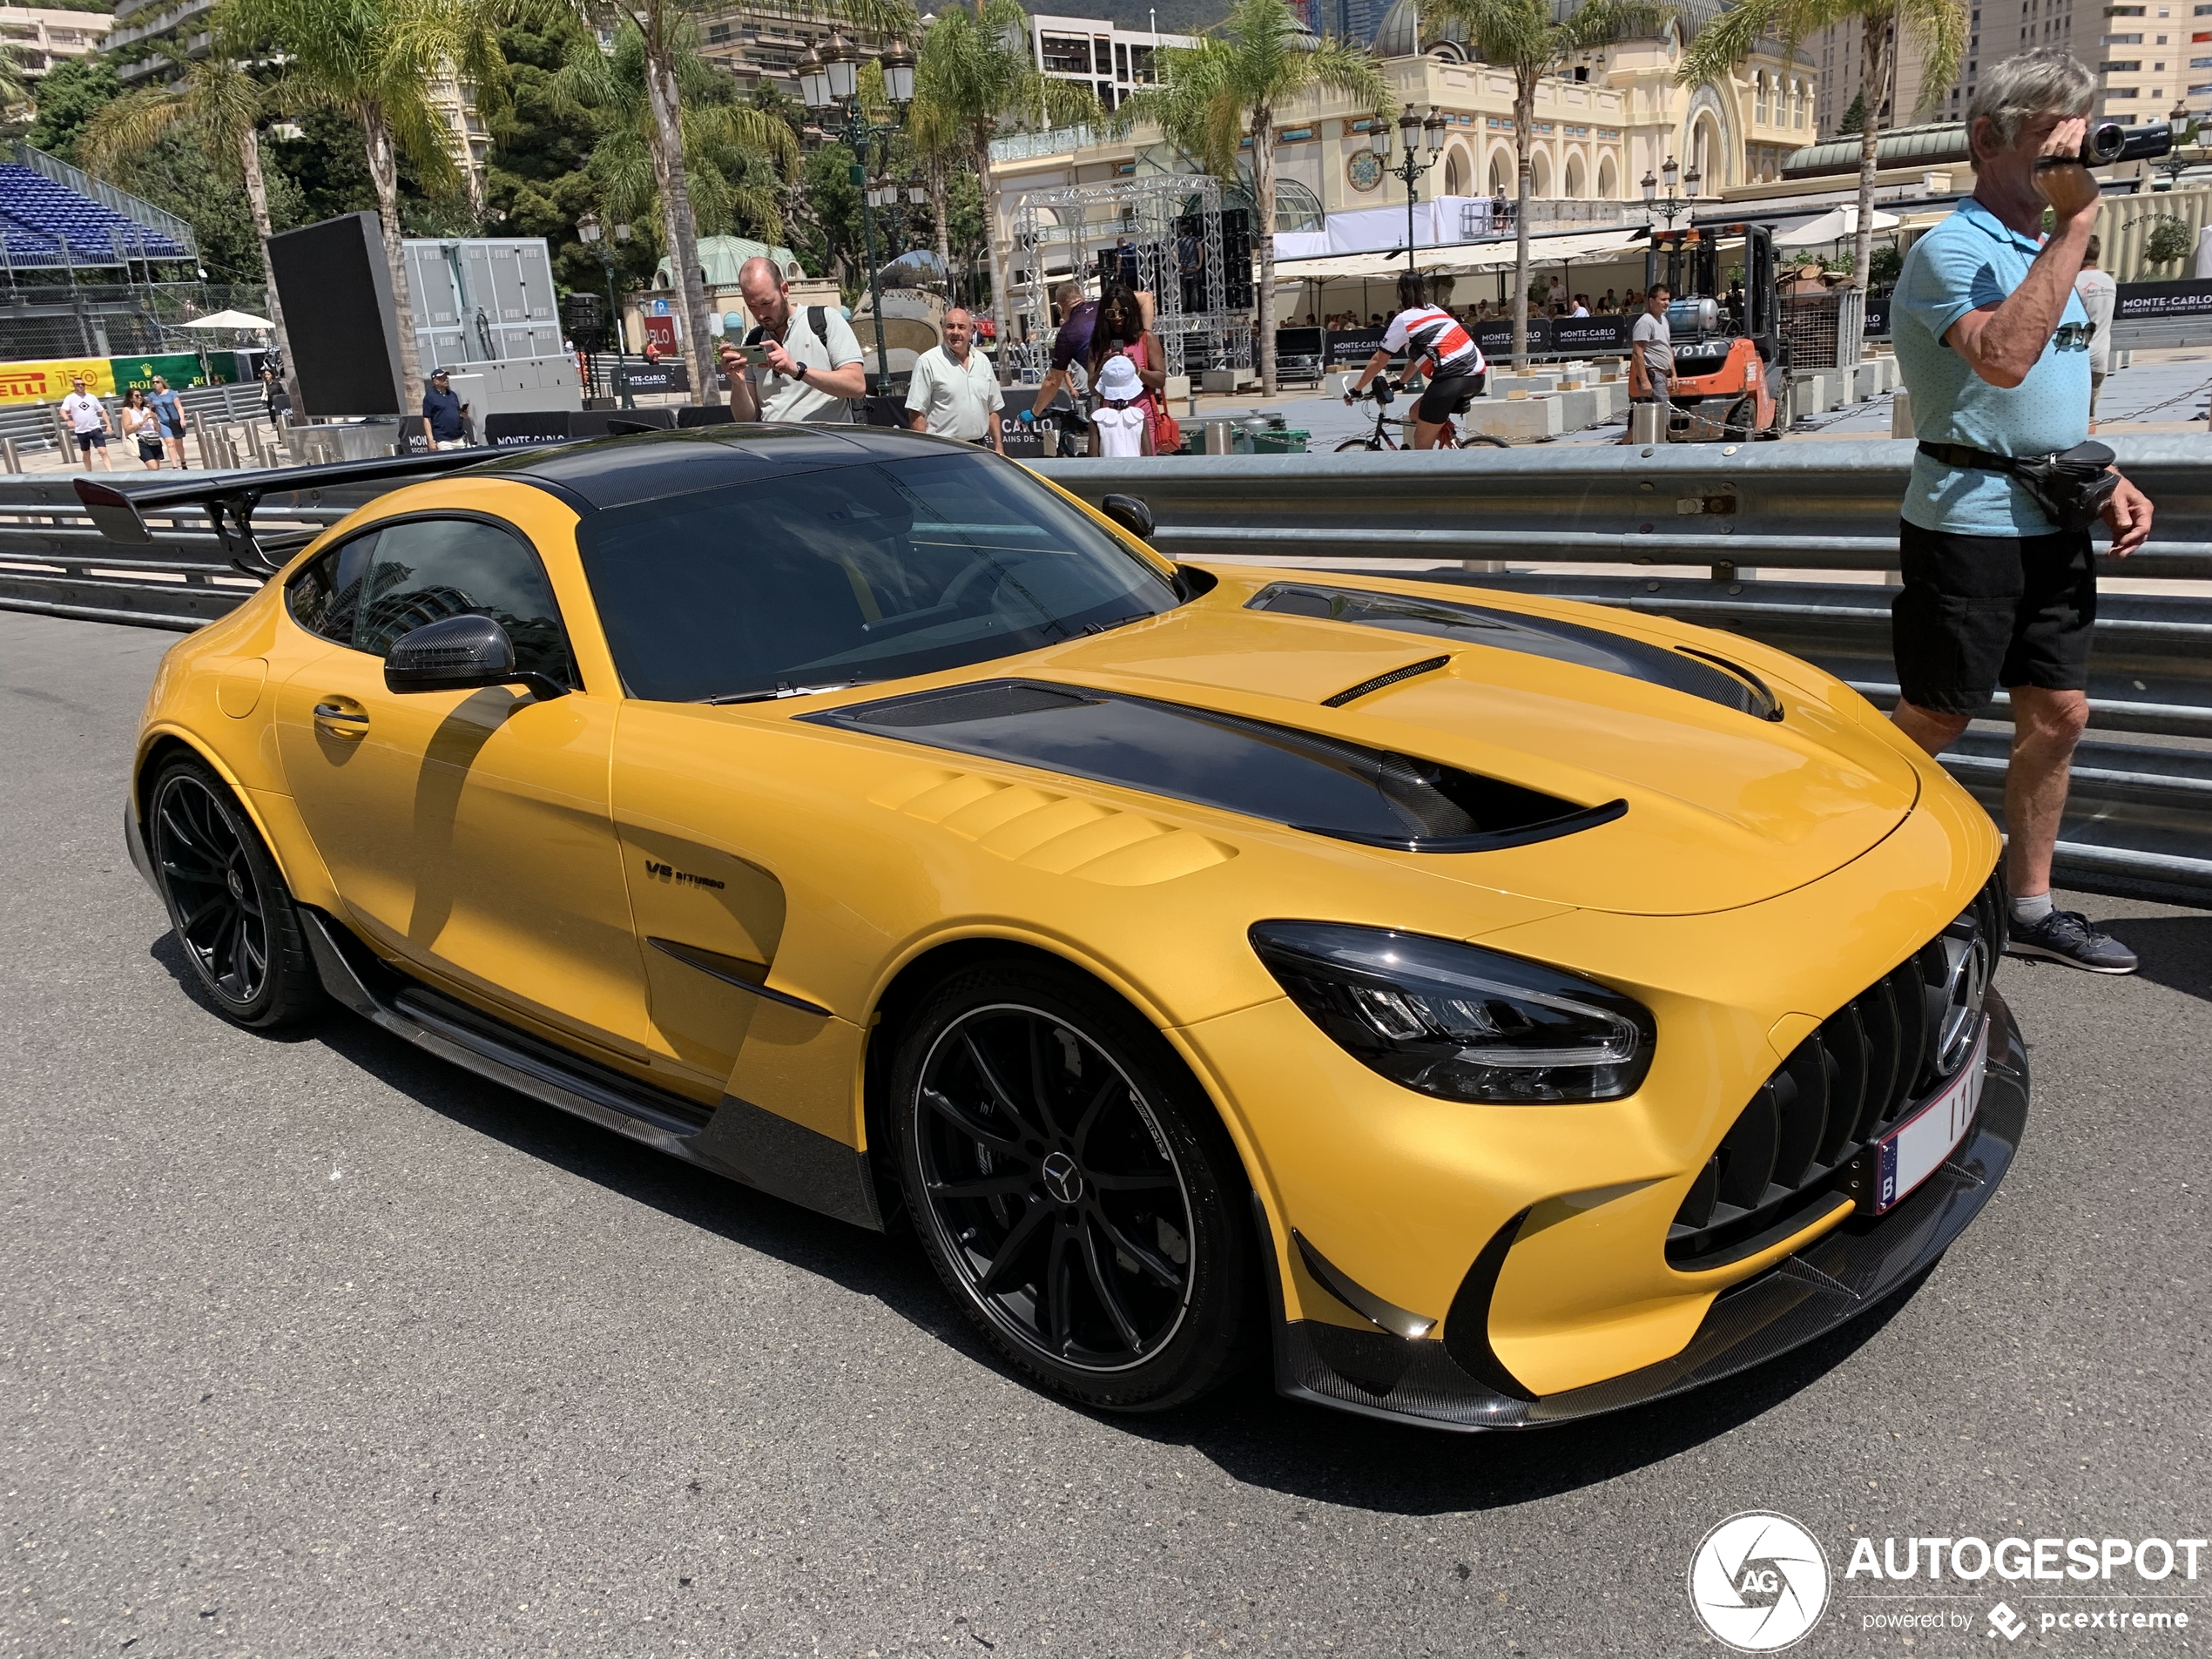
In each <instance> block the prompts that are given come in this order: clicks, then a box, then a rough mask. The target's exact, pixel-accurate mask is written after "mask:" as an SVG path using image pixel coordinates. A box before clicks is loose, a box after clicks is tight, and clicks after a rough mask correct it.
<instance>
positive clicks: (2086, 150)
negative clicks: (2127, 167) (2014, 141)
mask: <svg viewBox="0 0 2212 1659" xmlns="http://www.w3.org/2000/svg"><path fill="white" fill-rule="evenodd" d="M2173 148H2174V129H2173V128H2172V127H2171V126H2170V125H2168V124H2167V123H2166V122H2163V121H2154V122H2152V123H2150V124H2149V125H2147V126H2139V127H2128V126H2122V125H2120V123H2119V122H2117V121H2092V122H2091V123H2090V124H2089V130H2088V132H2086V133H2084V134H2083V135H2082V138H2081V153H2080V155H2079V156H2078V157H2074V158H2071V159H2069V158H2067V157H2065V156H2039V157H2038V158H2036V162H2035V165H2036V167H2037V169H2038V170H2039V171H2040V170H2041V169H2043V168H2046V167H2065V166H2071V165H2074V162H2075V161H2079V162H2080V165H2082V166H2085V167H2109V166H2111V165H2113V163H2114V162H2116V161H2148V160H2151V159H2153V158H2155V157H2158V156H2162V155H2166V154H2168V153H2169V152H2171V151H2172V150H2173Z"/></svg>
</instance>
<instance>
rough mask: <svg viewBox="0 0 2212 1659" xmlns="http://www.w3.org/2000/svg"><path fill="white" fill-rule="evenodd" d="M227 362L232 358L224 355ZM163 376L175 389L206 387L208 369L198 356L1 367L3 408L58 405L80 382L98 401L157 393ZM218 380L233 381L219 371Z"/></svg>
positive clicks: (53, 359) (172, 354) (66, 360)
mask: <svg viewBox="0 0 2212 1659" xmlns="http://www.w3.org/2000/svg"><path fill="white" fill-rule="evenodd" d="M219 355H220V357H221V358H223V359H227V358H229V357H230V356H231V355H232V354H230V353H228V352H224V353H221V354H219ZM157 374H158V375H159V376H160V377H161V378H162V379H163V380H165V381H168V382H169V384H170V386H171V387H172V388H184V387H187V386H205V385H206V384H207V383H208V375H207V370H206V367H205V366H204V365H203V364H202V363H201V362H200V361H199V356H198V354H195V353H192V352H163V353H155V354H147V355H145V356H142V357H51V358H44V359H37V360H34V361H30V362H23V363H0V407H10V406H13V405H16V404H19V403H58V402H60V401H62V400H63V399H64V398H65V397H67V396H68V395H69V391H70V383H71V381H74V380H76V379H77V378H78V377H79V376H82V377H83V379H84V389H85V390H86V391H88V392H90V393H91V394H92V395H94V396H95V397H115V396H118V395H121V394H122V393H125V392H127V391H129V390H130V389H131V388H132V387H134V386H136V387H138V388H142V389H145V390H152V387H153V381H154V376H156V375H157ZM215 378H216V379H217V380H225V379H227V378H229V377H228V376H227V375H225V374H222V373H221V372H220V371H218V372H217V374H216V375H215Z"/></svg>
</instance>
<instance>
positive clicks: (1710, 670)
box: [1244, 582, 1782, 720]
mask: <svg viewBox="0 0 2212 1659" xmlns="http://www.w3.org/2000/svg"><path fill="white" fill-rule="evenodd" d="M1244 609H1245V610H1272V611H1279V612H1281V613H1283V614H1285V615H1287V616H1292V617H1318V618H1321V619H1323V620H1325V621H1329V622H1350V623H1357V624H1359V625H1360V626H1361V627H1363V628H1387V629H1389V630H1391V631H1393V632H1395V633H1404V634H1425V635H1426V636H1428V637H1430V638H1433V639H1449V640H1452V641H1454V642H1455V643H1457V644H1463V645H1487V646H1489V647H1490V648H1491V649H1492V650H1493V651H1520V652H1521V653H1522V654H1523V655H1525V656H1529V657H1548V658H1551V660H1552V661H1554V662H1557V663H1573V664H1575V665H1576V666H1578V667H1581V668H1595V669H1596V670H1598V671H1601V672H1602V673H1607V674H1620V675H1623V676H1625V677H1627V678H1629V679H1634V680H1642V682H1643V683H1644V684H1645V685H1663V686H1665V687H1667V688H1668V689H1669V690H1670V691H1681V692H1683V693H1685V694H1686V695H1688V696H1690V697H1696V698H1703V699H1704V700H1705V701H1706V702H1708V703H1717V704H1719V705H1721V706H1722V707H1723V708H1724V709H1735V710H1737V711H1740V712H1742V713H1744V714H1748V715H1750V716H1751V717H1752V718H1754V719H1759V720H1779V719H1780V718H1782V705H1781V703H1780V701H1779V700H1778V699H1777V698H1776V697H1775V695H1774V693H1773V692H1772V691H1770V690H1769V689H1768V687H1767V685H1766V684H1765V682H1764V681H1763V680H1761V679H1760V678H1759V677H1758V676H1757V674H1754V673H1753V672H1751V671H1750V669H1748V668H1744V667H1742V666H1741V665H1739V664H1735V663H1731V662H1730V661H1729V660H1728V659H1727V658H1723V657H1716V656H1714V655H1713V654H1712V653H1711V652H1710V651H1692V650H1690V649H1689V647H1688V646H1677V647H1676V648H1675V649H1674V650H1671V651H1669V649H1667V648H1666V647H1665V646H1663V645H1655V644H1651V643H1650V642H1649V640H1643V639H1635V638H1631V637H1629V636H1628V635H1625V634H1615V633H1608V632H1607V631H1605V630H1604V629H1602V628H1589V627H1585V626H1584V625H1583V624H1581V623H1579V622H1562V621H1561V620H1560V619H1559V618H1557V617H1538V616H1531V615H1528V614H1527V613H1526V612H1522V611H1518V610H1495V609H1493V608H1492V607H1490V606H1488V605H1476V604H1465V603H1463V602H1461V601H1460V600H1456V599H1430V598H1426V597H1416V596H1414V595H1413V594H1406V593H1377V592H1373V591H1371V590H1368V589H1366V588H1332V587H1324V586H1322V585H1320V584H1318V583H1311V582H1277V583H1271V584H1270V585H1269V586H1267V587H1264V588H1262V589H1261V590H1259V591H1258V593H1256V594H1254V595H1253V596H1252V597H1251V598H1250V599H1248V600H1246V601H1245V602H1244Z"/></svg>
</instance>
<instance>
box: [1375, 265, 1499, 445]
mask: <svg viewBox="0 0 2212 1659" xmlns="http://www.w3.org/2000/svg"><path fill="white" fill-rule="evenodd" d="M1398 304H1399V313H1398V314H1397V315H1396V316H1395V317H1393V318H1392V319H1391V322H1390V327H1388V328H1386V329H1385V330H1384V331H1383V338H1382V345H1381V346H1380V347H1379V348H1378V349H1377V351H1376V353H1375V354H1374V355H1373V356H1372V357H1371V358H1369V359H1368V360H1367V368H1366V373H1365V374H1361V375H1360V376H1359V383H1358V384H1357V385H1355V386H1354V387H1352V389H1351V390H1349V391H1347V392H1346V393H1345V395H1344V401H1345V402H1347V403H1352V402H1357V401H1359V397H1360V396H1361V395H1362V394H1364V393H1365V392H1366V389H1367V383H1368V382H1369V381H1372V380H1373V379H1374V378H1375V376H1376V375H1378V374H1381V373H1382V372H1383V370H1385V369H1386V368H1389V367H1390V360H1391V358H1392V357H1393V356H1394V355H1395V354H1398V353H1399V352H1401V351H1402V352H1404V353H1405V354H1406V373H1407V374H1413V372H1414V371H1415V370H1417V369H1418V368H1420V367H1421V366H1422V365H1423V364H1424V363H1426V365H1427V368H1428V374H1429V381H1428V389H1427V390H1426V391H1425V392H1423V393H1422V394H1421V401H1420V402H1419V403H1418V404H1416V405H1414V408H1413V448H1416V449H1433V448H1435V447H1436V438H1437V435H1438V434H1439V433H1440V432H1441V431H1442V430H1443V429H1444V428H1445V426H1446V425H1447V423H1448V422H1449V421H1450V420H1451V418H1452V417H1453V415H1457V414H1460V413H1461V412H1462V411H1463V410H1465V409H1466V408H1467V405H1468V404H1469V403H1470V402H1472V401H1474V399H1475V398H1477V397H1479V396H1480V395H1481V394H1482V381H1483V377H1484V375H1485V374H1487V373H1488V372H1489V366H1488V365H1487V363H1485V362H1484V361H1482V348H1481V347H1480V346H1478V345H1476V344H1475V343H1474V335H1472V334H1468V333H1467V328H1466V327H1465V325H1463V324H1462V323H1461V322H1460V320H1459V319H1458V318H1457V317H1454V316H1453V314H1451V313H1450V312H1448V311H1447V310H1445V309H1444V308H1443V307H1441V306H1433V305H1431V304H1429V303H1428V284H1427V282H1426V280H1424V279H1423V277H1422V276H1421V273H1420V272H1418V271H1408V272H1406V273H1405V274H1404V275H1403V276H1401V277H1399V279H1398Z"/></svg>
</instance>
